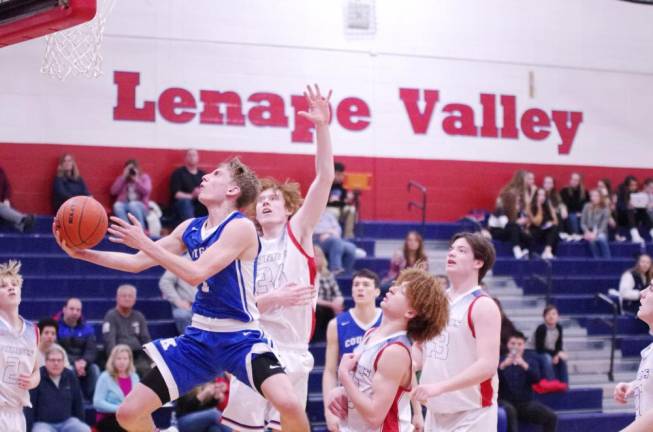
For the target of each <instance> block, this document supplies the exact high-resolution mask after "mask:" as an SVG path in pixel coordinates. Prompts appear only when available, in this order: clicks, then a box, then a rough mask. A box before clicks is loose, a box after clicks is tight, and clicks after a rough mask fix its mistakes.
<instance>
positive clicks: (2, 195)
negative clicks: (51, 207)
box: [0, 167, 34, 232]
mask: <svg viewBox="0 0 653 432" xmlns="http://www.w3.org/2000/svg"><path fill="white" fill-rule="evenodd" d="M9 198H11V187H10V186H9V179H7V175H6V174H5V172H4V170H3V169H2V167H0V222H1V221H6V222H9V223H10V224H12V226H13V227H14V228H16V229H17V230H18V231H20V232H26V231H30V230H31V229H32V226H33V225H34V215H31V214H25V213H21V212H19V211H18V210H16V209H15V208H13V207H12V206H11V201H9Z"/></svg>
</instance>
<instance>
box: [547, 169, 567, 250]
mask: <svg viewBox="0 0 653 432" xmlns="http://www.w3.org/2000/svg"><path fill="white" fill-rule="evenodd" d="M542 189H544V190H545V191H546V197H547V198H548V199H549V202H550V203H551V206H552V207H553V210H555V212H556V216H557V217H558V225H559V226H560V227H564V226H567V216H568V214H567V206H566V205H565V203H563V202H562V198H560V192H558V190H557V189H556V183H555V179H554V178H553V177H551V176H546V177H544V179H543V180H542ZM558 231H559V233H558V234H559V235H560V238H562V239H565V240H572V238H571V237H569V234H567V233H566V232H563V231H561V230H558Z"/></svg>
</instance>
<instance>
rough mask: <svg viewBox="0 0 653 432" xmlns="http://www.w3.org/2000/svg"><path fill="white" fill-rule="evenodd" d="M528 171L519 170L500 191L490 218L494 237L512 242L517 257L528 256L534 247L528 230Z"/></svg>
mask: <svg viewBox="0 0 653 432" xmlns="http://www.w3.org/2000/svg"><path fill="white" fill-rule="evenodd" d="M525 176H526V172H525V171H522V170H518V171H516V172H515V174H514V175H513V177H512V179H511V180H510V182H509V183H508V184H506V185H505V186H504V187H503V188H502V189H501V192H499V196H498V197H497V200H496V207H495V210H494V212H493V213H492V214H491V215H490V218H489V219H488V230H489V231H490V234H491V235H492V238H493V239H495V240H500V241H507V242H510V244H511V245H512V252H513V255H514V257H515V258H517V259H520V258H524V257H527V256H528V254H529V252H530V250H531V249H532V237H531V235H530V234H529V233H528V232H527V231H526V225H527V223H528V218H527V217H526V208H527V205H526V203H527V202H530V201H529V200H528V198H527V195H526V180H525Z"/></svg>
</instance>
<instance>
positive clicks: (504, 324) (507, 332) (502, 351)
mask: <svg viewBox="0 0 653 432" xmlns="http://www.w3.org/2000/svg"><path fill="white" fill-rule="evenodd" d="M492 299H493V300H494V302H495V303H496V304H497V306H498V307H499V312H500V313H501V345H500V346H499V355H502V356H504V355H507V354H508V340H510V337H512V335H513V334H515V333H517V327H515V323H513V322H512V320H511V319H510V318H508V315H506V311H504V310H503V305H502V304H501V301H500V300H499V299H498V298H496V297H492Z"/></svg>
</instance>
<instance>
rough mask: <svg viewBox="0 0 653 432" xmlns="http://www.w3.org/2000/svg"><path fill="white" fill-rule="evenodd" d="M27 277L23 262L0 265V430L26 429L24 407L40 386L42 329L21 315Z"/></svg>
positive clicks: (29, 405) (27, 405)
mask: <svg viewBox="0 0 653 432" xmlns="http://www.w3.org/2000/svg"><path fill="white" fill-rule="evenodd" d="M22 287H23V278H22V277H21V275H20V262H18V261H13V260H12V261H9V262H6V263H2V264H0V351H1V352H2V355H0V371H1V373H2V375H1V379H0V430H3V431H25V428H26V426H25V416H24V415H23V407H31V406H32V404H31V403H30V399H29V390H31V389H33V388H35V387H36V386H38V385H39V381H40V374H39V364H38V352H39V351H38V345H39V330H38V327H37V326H36V325H34V324H33V323H31V322H29V321H27V320H25V319H24V318H23V317H21V316H20V315H19V314H18V306H19V305H20V300H21V289H22Z"/></svg>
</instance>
